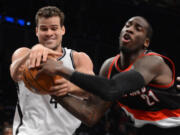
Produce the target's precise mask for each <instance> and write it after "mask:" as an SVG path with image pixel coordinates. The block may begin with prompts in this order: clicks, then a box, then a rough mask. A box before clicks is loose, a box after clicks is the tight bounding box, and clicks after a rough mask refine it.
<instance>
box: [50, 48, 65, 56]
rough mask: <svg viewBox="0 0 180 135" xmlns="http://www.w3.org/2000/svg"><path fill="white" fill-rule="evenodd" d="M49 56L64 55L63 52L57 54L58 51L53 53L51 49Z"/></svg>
mask: <svg viewBox="0 0 180 135" xmlns="http://www.w3.org/2000/svg"><path fill="white" fill-rule="evenodd" d="M48 54H50V55H53V56H61V55H62V53H61V52H56V51H53V50H51V49H49V53H48Z"/></svg>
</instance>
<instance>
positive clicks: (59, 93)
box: [51, 88, 68, 96]
mask: <svg viewBox="0 0 180 135" xmlns="http://www.w3.org/2000/svg"><path fill="white" fill-rule="evenodd" d="M67 93H68V92H67V88H64V89H62V90H60V91H54V92H51V95H55V96H65V95H66V94H67Z"/></svg>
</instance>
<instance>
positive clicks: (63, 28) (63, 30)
mask: <svg viewBox="0 0 180 135" xmlns="http://www.w3.org/2000/svg"><path fill="white" fill-rule="evenodd" d="M61 33H62V35H64V34H65V33H66V29H65V26H64V25H63V26H62V27H61Z"/></svg>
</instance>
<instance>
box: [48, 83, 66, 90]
mask: <svg viewBox="0 0 180 135" xmlns="http://www.w3.org/2000/svg"><path fill="white" fill-rule="evenodd" d="M65 88H68V85H67V84H66V83H65V84H61V85H54V86H52V87H51V88H50V90H51V91H58V90H62V89H65Z"/></svg>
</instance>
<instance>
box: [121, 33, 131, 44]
mask: <svg viewBox="0 0 180 135" xmlns="http://www.w3.org/2000/svg"><path fill="white" fill-rule="evenodd" d="M130 40H131V36H130V35H129V34H128V33H125V34H124V36H123V42H129V41H130Z"/></svg>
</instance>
